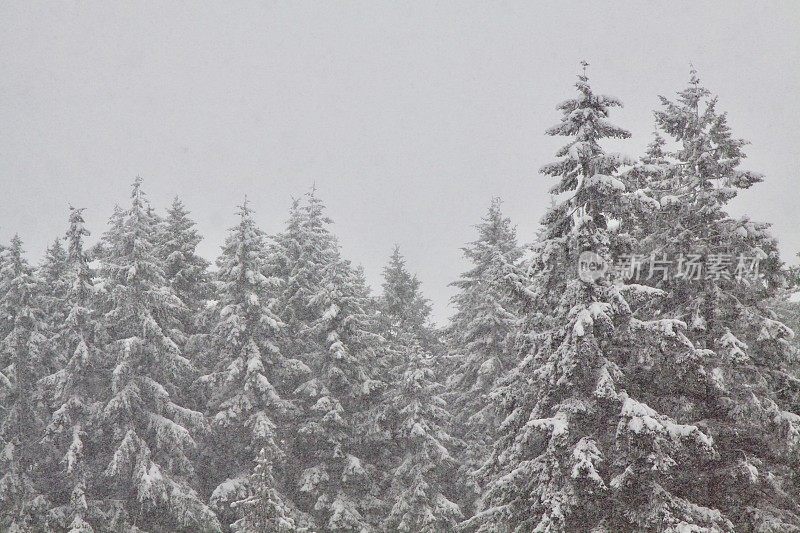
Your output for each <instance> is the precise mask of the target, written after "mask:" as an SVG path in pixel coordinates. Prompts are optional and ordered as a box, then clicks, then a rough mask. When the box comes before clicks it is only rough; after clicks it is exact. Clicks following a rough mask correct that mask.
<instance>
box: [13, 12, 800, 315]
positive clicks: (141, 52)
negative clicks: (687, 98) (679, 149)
mask: <svg viewBox="0 0 800 533" xmlns="http://www.w3.org/2000/svg"><path fill="white" fill-rule="evenodd" d="M798 35H800V2H796V1H792V0H786V1H782V2H765V1H759V2H737V1H731V0H725V1H720V2H706V1H696V0H694V1H690V2H678V1H671V2H642V1H636V2H620V1H614V2H608V3H605V2H550V1H547V2H481V3H478V2H428V1H425V2H392V3H389V2H374V1H369V2H367V1H365V2H297V3H289V2H213V3H212V2H178V1H171V2H105V1H103V2H100V1H98V2H88V1H80V2H78V1H61V2H32V1H30V0H17V1H8V0H6V1H4V2H2V3H0V73H2V74H0V186H1V189H0V190H2V201H0V240H2V241H7V240H8V239H9V237H10V236H11V235H12V234H13V233H14V232H19V233H20V235H21V236H22V238H23V239H24V240H25V242H26V248H27V249H28V251H29V252H30V255H31V257H32V259H34V260H38V258H39V257H40V256H41V252H42V250H43V248H44V247H45V245H46V244H47V243H48V242H49V241H51V240H52V239H53V238H54V237H55V236H56V235H57V234H61V233H63V231H64V230H65V228H66V217H67V205H68V203H72V204H73V205H75V206H85V207H87V208H88V209H87V218H88V220H87V221H88V223H89V226H90V229H91V230H92V231H93V233H94V237H97V236H99V235H100V234H101V233H102V232H103V231H104V229H105V224H106V220H107V218H108V216H109V215H110V214H111V211H112V208H113V205H114V204H115V203H117V202H119V203H123V204H124V203H126V202H127V200H128V190H129V188H128V186H129V184H130V182H131V181H132V179H133V177H134V176H135V175H136V174H140V175H141V176H142V177H143V178H144V179H145V188H146V190H147V192H148V193H149V195H150V198H151V200H152V202H153V203H154V205H156V206H157V207H159V208H163V207H165V206H166V205H167V204H168V203H169V201H170V200H171V198H172V197H173V196H174V195H175V194H179V195H180V196H181V197H182V198H183V199H184V201H185V202H186V204H187V205H188V207H189V208H190V209H191V210H192V211H193V215H194V217H195V219H196V220H197V222H198V225H199V229H200V231H201V232H202V233H203V235H204V236H205V242H204V243H203V244H202V248H201V251H202V253H203V254H204V255H206V256H207V257H209V258H213V257H215V256H216V254H217V251H218V249H219V245H220V244H221V242H222V239H223V238H224V234H225V230H226V228H227V227H228V226H230V225H231V224H232V223H233V222H234V215H233V212H234V206H235V205H236V204H237V203H239V202H240V201H241V199H242V197H243V195H244V194H245V193H246V194H247V195H248V196H249V197H250V198H251V200H252V201H253V204H254V206H255V208H256V209H257V217H258V220H259V222H260V223H261V225H262V227H263V228H264V229H265V230H266V231H268V232H270V233H273V232H276V231H278V230H279V229H280V228H281V227H282V224H283V221H284V219H285V218H286V214H287V210H288V207H289V205H290V201H291V200H290V197H291V196H292V195H294V196H298V195H301V194H303V193H304V192H305V191H306V190H307V189H308V188H309V187H310V186H311V185H312V183H314V182H316V184H317V187H318V188H319V190H320V194H321V196H322V197H323V198H324V199H325V201H326V202H327V205H328V208H329V214H330V215H331V216H332V217H333V219H334V220H335V222H336V224H335V231H336V233H337V234H338V235H339V237H340V238H341V241H342V244H343V247H344V250H345V253H346V254H347V255H348V257H350V258H352V259H353V260H354V261H355V262H357V263H361V264H363V265H364V266H365V268H366V271H367V274H368V277H369V280H370V282H371V283H373V285H374V286H375V287H377V286H378V285H379V283H380V272H381V268H382V266H383V264H384V263H385V261H386V259H387V257H388V255H389V254H390V252H391V247H392V245H393V243H397V244H399V245H400V246H401V248H402V250H403V252H404V253H405V255H406V256H407V258H408V265H409V267H410V268H411V269H412V270H414V271H416V272H417V273H418V275H419V277H420V278H421V279H422V282H423V287H424V290H425V292H426V294H427V295H428V297H429V298H431V299H432V300H433V301H434V304H435V315H436V318H437V319H438V320H442V319H443V318H445V317H446V316H448V315H449V313H450V311H449V310H448V309H447V307H446V303H447V299H448V298H449V296H450V295H451V294H452V291H451V289H450V288H448V287H447V284H448V283H449V282H450V281H453V280H454V279H455V278H456V277H457V276H458V274H459V273H460V272H462V271H463V270H464V269H465V264H464V262H463V260H462V259H461V254H460V251H459V247H460V246H461V245H463V244H464V243H466V242H467V241H469V240H471V239H472V238H473V236H474V230H473V228H472V227H471V226H472V225H473V224H475V223H476V222H478V221H479V219H480V217H481V216H482V215H483V213H484V212H485V210H486V208H487V207H488V204H489V201H490V199H491V197H492V196H500V197H502V198H504V200H505V210H506V212H507V214H508V215H510V216H511V217H512V218H513V220H514V221H515V222H516V223H517V225H518V228H519V236H520V238H521V240H523V241H528V240H530V239H531V238H532V236H533V234H534V231H535V228H536V224H537V221H538V220H539V218H540V217H541V215H542V213H543V212H544V209H545V208H546V207H547V205H548V197H547V194H546V190H547V189H548V187H549V186H550V185H551V182H550V180H549V179H547V178H544V177H542V176H541V175H539V174H538V169H539V167H540V166H541V165H542V164H544V163H546V162H548V161H550V160H551V158H552V156H553V153H554V152H555V150H556V148H557V147H558V146H559V145H560V144H561V143H562V141H561V140H557V139H552V138H548V137H546V136H545V135H544V130H545V128H547V127H548V126H550V125H552V124H554V123H556V122H557V121H558V119H559V115H558V112H557V111H555V109H554V107H555V105H556V104H557V103H558V102H559V101H561V100H563V99H565V98H568V97H570V96H571V95H572V94H573V87H572V84H573V82H574V76H575V74H576V73H577V72H578V61H579V60H581V59H586V60H587V61H589V62H590V63H591V67H590V71H589V73H590V77H591V80H592V83H593V85H594V87H595V89H596V90H597V91H599V92H604V93H610V94H613V95H615V96H618V97H619V98H621V99H622V100H623V102H624V103H625V109H623V110H621V111H619V112H617V113H616V114H615V115H614V116H613V117H612V119H613V120H614V121H615V122H616V123H618V124H619V125H621V126H624V127H627V128H628V129H630V130H631V131H632V132H633V134H634V138H633V139H632V140H630V141H627V142H625V143H623V144H622V145H620V146H615V147H614V148H616V149H621V150H623V151H625V152H626V153H628V154H630V155H634V156H636V155H639V153H640V152H641V149H642V148H643V147H644V146H645V145H646V144H647V142H648V141H649V133H650V132H651V131H652V113H651V111H652V109H653V108H655V107H656V106H657V105H658V99H657V95H658V94H664V95H670V96H671V95H672V94H674V92H675V91H677V90H679V89H681V88H682V87H683V86H684V84H685V81H686V79H687V77H688V69H689V63H690V62H692V63H693V64H694V65H695V66H696V67H697V69H698V70H699V71H700V75H701V78H702V80H703V81H704V83H705V84H706V85H707V86H708V87H709V88H711V89H712V90H713V91H715V92H717V93H718V94H719V96H720V107H721V108H722V109H724V110H727V111H729V113H730V123H731V125H732V127H733V129H734V133H736V134H737V135H739V136H741V137H745V138H747V139H749V140H750V141H751V142H752V145H751V146H750V147H749V149H748V153H749V155H750V157H749V159H748V160H747V161H746V167H747V168H750V169H753V170H757V171H759V172H763V173H764V174H766V181H765V183H763V184H760V185H758V186H756V187H755V188H754V189H752V190H750V191H748V192H746V193H745V194H744V195H743V196H742V197H741V199H740V200H739V201H737V203H736V205H735V206H734V209H733V211H734V212H735V213H736V214H741V213H748V214H750V215H751V216H752V217H753V218H755V219H762V220H767V221H770V222H772V223H773V224H774V233H775V234H776V236H777V237H778V238H779V240H780V242H781V249H782V253H783V258H784V260H787V261H791V262H795V258H794V254H795V253H796V252H798V251H800V231H798V228H800V209H798V200H800V194H799V193H798V186H797V183H798V181H797V178H798V159H799V158H798V145H800V128H798V120H799V119H800V98H798V94H800V67H798V65H800V61H799V60H800V57H798V56H799V55H800V54H799V53H798V52H800V37H798Z"/></svg>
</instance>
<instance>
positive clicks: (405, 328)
mask: <svg viewBox="0 0 800 533" xmlns="http://www.w3.org/2000/svg"><path fill="white" fill-rule="evenodd" d="M383 280H384V281H383V285H382V287H383V292H382V294H381V298H380V300H379V310H380V314H381V331H382V332H383V333H384V336H385V337H386V340H387V341H392V340H394V339H399V338H401V337H408V338H415V339H417V341H418V342H419V343H420V344H421V345H422V346H423V347H424V348H426V349H428V350H431V349H432V348H433V347H434V345H435V344H436V343H437V342H438V338H437V334H436V330H435V328H434V326H433V324H432V323H431V319H430V314H431V305H430V302H429V301H428V300H427V298H425V297H424V296H423V295H422V292H421V291H420V281H419V279H417V276H416V275H413V274H411V273H410V272H409V271H408V269H407V268H406V261H405V258H404V257H403V255H402V254H401V253H400V247H399V246H395V247H394V250H393V251H392V255H391V257H390V258H389V264H388V265H386V266H385V267H384V268H383Z"/></svg>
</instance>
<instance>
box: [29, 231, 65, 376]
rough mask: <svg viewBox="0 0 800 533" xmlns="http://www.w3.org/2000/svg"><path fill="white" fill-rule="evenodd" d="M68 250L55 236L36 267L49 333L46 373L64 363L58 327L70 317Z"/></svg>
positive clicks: (54, 370)
mask: <svg viewBox="0 0 800 533" xmlns="http://www.w3.org/2000/svg"><path fill="white" fill-rule="evenodd" d="M67 269H68V266H67V252H66V251H65V250H64V246H63V245H62V244H61V239H60V238H59V239H55V240H54V241H53V244H51V245H50V246H48V247H47V250H46V251H45V256H44V259H43V260H42V263H41V265H40V266H39V268H38V270H37V273H36V274H37V277H38V278H39V279H40V280H41V284H40V286H41V291H40V292H41V302H42V303H41V308H42V316H43V318H44V320H45V323H46V324H47V332H46V335H47V337H48V342H47V346H46V348H45V354H44V360H43V361H42V363H43V365H44V367H43V368H42V371H43V372H45V373H46V374H51V373H53V372H56V371H57V370H59V369H60V368H61V367H63V365H64V362H65V359H64V355H65V354H64V352H63V350H62V348H63V347H62V346H61V345H60V343H59V339H58V338H57V337H56V335H57V333H58V330H59V329H61V327H62V326H63V324H64V320H65V319H66V317H67V312H68V309H67V305H66V295H67V290H68V288H69V281H68V280H67Z"/></svg>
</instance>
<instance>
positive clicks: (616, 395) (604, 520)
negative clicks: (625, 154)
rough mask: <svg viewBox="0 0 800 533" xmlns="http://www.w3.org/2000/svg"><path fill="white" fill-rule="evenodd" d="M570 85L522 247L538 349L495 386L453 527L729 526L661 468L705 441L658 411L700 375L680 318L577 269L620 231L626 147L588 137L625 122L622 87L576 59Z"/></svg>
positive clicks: (687, 463) (696, 451)
mask: <svg viewBox="0 0 800 533" xmlns="http://www.w3.org/2000/svg"><path fill="white" fill-rule="evenodd" d="M577 89H578V96H577V97H576V98H572V99H569V100H566V101H565V102H563V103H561V104H559V106H558V109H559V110H560V111H561V112H562V114H563V117H562V120H561V122H560V124H558V125H557V126H554V127H553V128H550V129H549V130H548V134H550V135H563V136H568V137H571V140H570V142H569V143H568V144H567V145H566V146H565V147H563V148H562V149H560V150H559V151H558V153H557V156H558V157H559V160H558V161H557V162H555V163H551V164H548V165H545V166H544V167H543V169H542V172H543V173H544V174H546V175H550V176H554V177H557V178H559V184H558V185H557V186H556V187H555V189H554V192H555V193H556V194H565V195H566V196H567V197H566V199H564V200H563V201H562V202H561V203H559V204H557V205H555V206H554V207H553V208H552V209H550V210H549V211H548V213H547V214H546V215H545V217H544V219H543V223H544V225H545V228H546V229H545V232H544V233H543V239H542V240H541V241H539V242H538V243H536V244H535V245H534V247H533V250H532V252H533V253H532V256H531V259H530V269H531V270H530V271H531V275H532V282H531V283H532V288H531V292H532V293H533V294H534V295H536V294H537V293H538V294H541V295H542V296H541V298H540V299H541V300H542V301H547V300H550V301H553V302H555V304H554V305H553V306H552V307H550V308H546V309H545V310H544V311H543V312H542V313H543V314H542V316H541V318H540V319H537V320H536V327H537V333H538V337H537V339H538V342H537V343H536V346H535V351H533V352H532V353H531V354H530V355H529V356H527V357H526V359H524V360H523V361H522V362H521V363H520V364H519V365H518V366H517V367H516V369H514V370H512V372H511V373H510V374H509V376H508V378H506V379H504V380H503V382H502V384H501V386H499V387H498V389H497V390H495V391H494V393H493V394H494V396H495V397H496V398H497V399H498V401H499V403H500V407H501V408H502V409H503V412H504V414H505V415H506V417H505V419H504V420H503V422H502V425H501V426H500V429H499V438H498V440H497V443H496V445H495V449H494V452H493V454H492V457H491V459H490V460H489V461H487V463H486V464H485V466H484V469H483V471H484V473H485V474H487V476H488V478H489V483H488V485H487V490H486V492H485V494H484V496H483V498H482V501H481V509H480V512H479V513H478V514H477V515H476V516H474V517H473V518H471V519H470V520H468V521H466V522H465V523H464V524H463V526H462V527H463V528H464V529H467V530H476V531H482V532H489V531H492V532H498V531H500V532H502V531H516V532H522V531H549V532H566V531H594V532H600V531H607V532H612V531H614V532H617V531H689V530H693V531H730V530H731V529H732V528H731V524H730V522H729V521H728V520H727V519H726V518H724V517H723V516H721V514H720V513H719V512H718V511H716V510H713V509H709V508H706V507H703V506H701V505H698V504H697V503H696V502H694V501H692V499H693V496H694V495H693V494H691V493H689V492H687V491H685V490H684V487H683V486H681V485H676V484H673V483H672V481H671V475H672V474H673V473H674V472H675V471H676V470H677V469H686V471H692V469H693V468H697V467H699V466H701V465H702V463H703V461H705V460H706V459H708V458H711V457H713V456H714V454H715V450H714V447H713V441H712V440H711V439H710V438H709V437H708V436H707V435H705V434H704V433H703V432H702V431H700V429H698V427H697V426H695V425H692V424H689V423H684V421H678V420H675V419H673V418H671V417H669V416H667V415H666V414H663V413H662V412H659V411H663V410H664V409H665V407H667V406H670V405H671V404H670V403H669V402H671V401H675V400H676V396H680V395H681V393H682V391H681V384H682V383H683V382H684V381H693V380H699V379H702V378H703V376H702V375H701V374H699V373H698V372H697V371H698V370H699V369H698V365H697V364H696V363H695V361H696V359H697V358H698V355H697V354H696V352H695V351H694V349H693V347H692V345H691V343H689V342H688V340H687V339H686V337H685V336H684V335H683V334H682V332H681V329H682V328H683V327H684V326H683V324H681V323H680V322H679V321H676V320H647V319H646V318H647V317H638V316H635V315H633V314H632V313H631V308H630V306H629V305H628V303H627V301H626V299H625V297H624V296H623V293H627V292H629V291H630V292H637V293H641V292H643V291H639V290H637V289H639V286H629V287H627V288H626V289H625V290H624V291H623V290H620V289H619V288H618V287H617V286H616V285H615V284H614V283H612V282H611V281H610V280H608V279H606V278H605V277H599V278H597V279H595V277H594V276H587V275H585V274H586V271H584V270H581V271H579V269H578V260H579V257H580V256H581V254H582V253H590V254H595V255H594V256H593V257H595V259H597V260H602V261H605V262H607V263H608V262H611V261H612V259H613V252H614V251H615V250H616V249H617V246H618V244H619V243H618V242H617V239H618V233H617V232H615V231H609V227H608V226H609V224H608V221H609V220H610V219H614V218H619V216H620V214H619V213H620V212H621V211H624V209H625V205H624V204H625V201H623V198H626V195H625V194H624V191H625V184H624V182H623V181H622V180H621V179H620V178H619V177H617V176H616V175H615V174H617V169H618V168H619V166H620V165H621V163H622V162H623V161H624V159H623V158H622V157H620V156H618V155H613V154H607V153H605V152H604V150H603V149H602V147H601V146H600V144H599V141H600V140H602V139H603V138H607V137H615V138H626V137H628V135H629V134H628V132H626V131H625V130H622V129H620V128H618V127H616V126H614V125H612V124H611V123H609V122H608V120H607V118H608V115H609V110H610V109H611V108H613V107H617V106H620V105H621V104H620V102H619V100H617V99H616V98H613V97H610V96H603V95H598V94H595V93H594V92H593V91H592V89H591V87H590V86H589V83H588V79H587V77H586V74H585V71H584V73H583V74H582V75H580V76H579V80H578V83H577ZM584 257H585V256H584ZM551 291H552V292H551ZM644 293H645V296H646V293H647V291H644Z"/></svg>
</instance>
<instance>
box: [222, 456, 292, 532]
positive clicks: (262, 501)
mask: <svg viewBox="0 0 800 533" xmlns="http://www.w3.org/2000/svg"><path fill="white" fill-rule="evenodd" d="M272 464H273V459H272V458H271V457H270V455H269V452H268V451H267V449H266V448H264V449H262V450H261V451H260V452H259V454H258V458H257V459H256V467H255V469H254V470H253V473H252V474H250V479H249V482H248V484H249V486H250V496H249V497H247V498H245V499H243V500H238V501H236V502H234V503H233V507H234V508H235V509H236V510H237V512H238V513H239V514H241V515H242V518H240V519H239V520H237V521H236V522H234V523H233V524H231V530H232V531H234V532H241V533H251V532H253V531H269V532H271V533H302V532H304V531H308V529H307V528H306V527H303V526H301V525H299V524H298V522H297V521H296V520H295V519H294V518H293V516H292V515H293V514H296V511H293V510H292V509H289V508H287V506H286V504H285V501H284V498H283V496H281V494H280V493H279V492H278V490H277V489H276V488H275V487H276V486H277V482H276V480H275V477H274V475H273V472H272Z"/></svg>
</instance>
